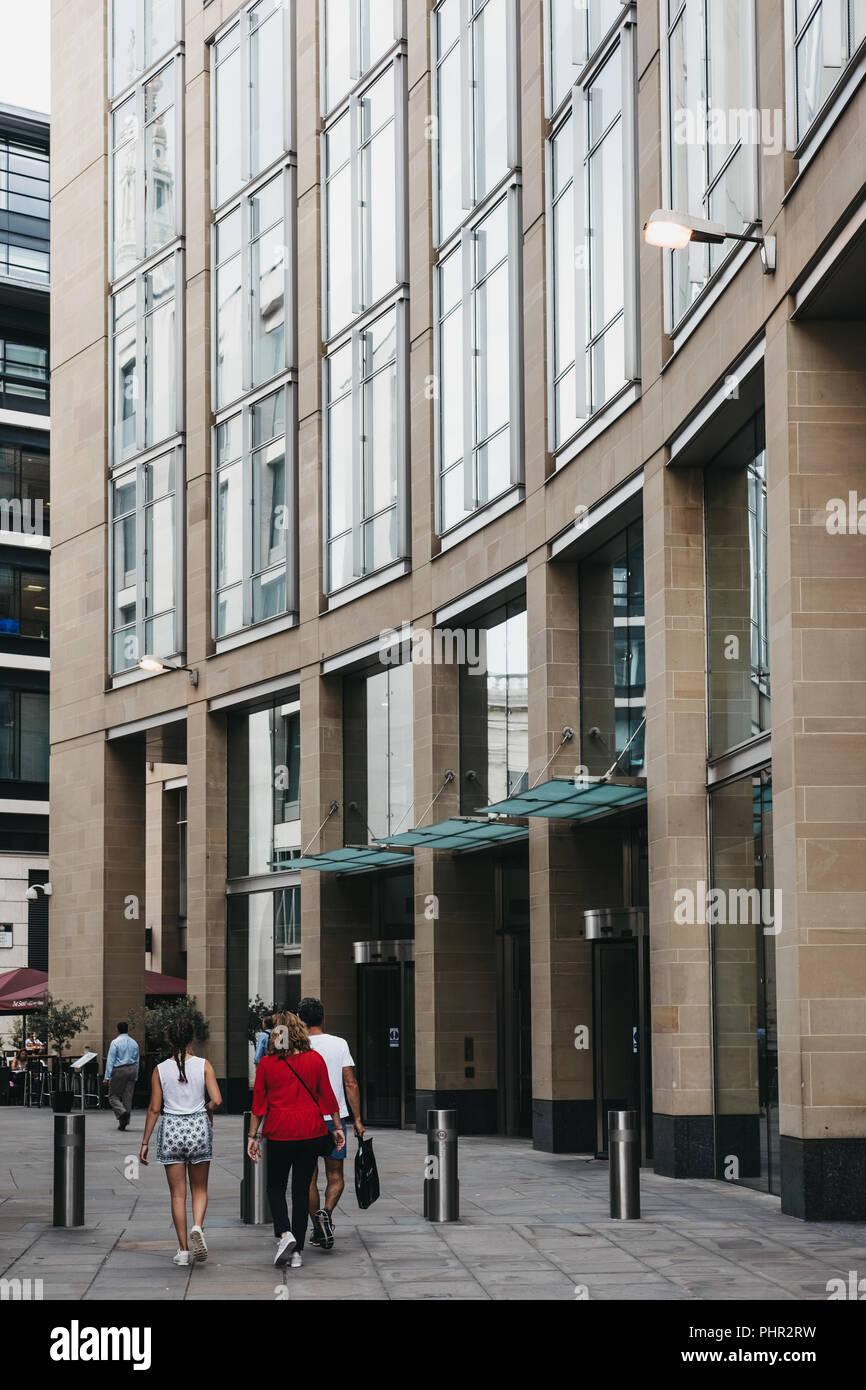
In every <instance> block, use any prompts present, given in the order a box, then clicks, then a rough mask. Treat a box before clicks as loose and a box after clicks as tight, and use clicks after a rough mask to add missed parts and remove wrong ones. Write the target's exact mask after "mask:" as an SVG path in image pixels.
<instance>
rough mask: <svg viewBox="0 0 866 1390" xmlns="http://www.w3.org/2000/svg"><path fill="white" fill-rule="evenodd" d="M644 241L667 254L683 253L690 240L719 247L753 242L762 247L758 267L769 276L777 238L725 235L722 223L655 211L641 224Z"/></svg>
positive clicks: (682, 214)
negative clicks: (642, 225) (759, 265)
mask: <svg viewBox="0 0 866 1390" xmlns="http://www.w3.org/2000/svg"><path fill="white" fill-rule="evenodd" d="M643 234H644V241H645V242H646V243H647V246H660V247H662V248H663V249H664V250H668V251H682V250H684V248H685V247H686V246H688V244H689V242H690V241H699V242H708V243H710V244H711V245H714V246H718V245H720V244H721V243H722V242H723V241H753V242H755V243H756V245H758V246H760V248H761V266H762V268H763V271H764V274H765V275H772V274H773V272H774V271H775V269H776V238H775V237H774V236H752V235H750V234H746V233H744V232H728V231H726V230H725V228H724V227H723V226H722V223H721V222H707V221H706V219H705V218H703V217H690V216H689V214H688V213H684V212H672V211H671V209H670V208H656V210H655V212H652V213H650V216H649V219H648V221H647V222H645V223H644V229H643Z"/></svg>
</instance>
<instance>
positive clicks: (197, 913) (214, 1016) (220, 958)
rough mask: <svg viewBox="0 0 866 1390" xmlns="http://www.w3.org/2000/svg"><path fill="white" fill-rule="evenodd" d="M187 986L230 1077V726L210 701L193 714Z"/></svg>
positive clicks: (221, 1073) (213, 1052)
mask: <svg viewBox="0 0 866 1390" xmlns="http://www.w3.org/2000/svg"><path fill="white" fill-rule="evenodd" d="M187 778H188V784H187V962H186V987H187V991H188V993H189V994H191V995H193V996H194V997H195V999H196V1001H197V1004H198V1007H199V1009H200V1010H201V1012H202V1013H203V1014H204V1016H205V1018H206V1019H207V1020H208V1023H209V1025H210V1038H209V1040H208V1044H207V1055H208V1058H209V1059H210V1061H211V1063H212V1065H213V1068H214V1071H215V1072H216V1074H217V1077H218V1078H220V1079H222V1080H223V1082H224V1081H225V1077H226V732H225V721H224V720H223V719H221V718H219V717H214V716H212V715H209V714H208V712H207V705H206V704H204V702H199V703H197V704H194V705H190V707H189V711H188V716H187Z"/></svg>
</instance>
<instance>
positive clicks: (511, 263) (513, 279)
mask: <svg viewBox="0 0 866 1390" xmlns="http://www.w3.org/2000/svg"><path fill="white" fill-rule="evenodd" d="M506 196H507V199H508V203H507V208H506V211H507V213H508V298H509V304H508V318H509V325H508V357H509V361H508V378H509V384H510V390H509V395H510V400H509V403H508V439H509V445H510V448H509V454H510V464H511V482H512V484H513V485H516V484H517V483H520V482H522V481H523V369H522V364H523V329H522V319H521V311H522V308H523V289H522V277H521V264H522V259H521V255H520V244H521V217H520V195H519V193H518V190H517V189H516V188H511V189H510V190H509V192H508V193H507V195H506Z"/></svg>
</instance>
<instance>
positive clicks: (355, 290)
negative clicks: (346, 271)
mask: <svg viewBox="0 0 866 1390" xmlns="http://www.w3.org/2000/svg"><path fill="white" fill-rule="evenodd" d="M349 143H350V151H351V153H350V160H351V164H350V170H349V180H350V198H351V203H352V210H351V219H352V223H351V226H350V228H349V235H350V241H351V247H352V313H353V314H360V313H363V310H364V292H363V283H362V276H363V270H362V259H361V243H362V239H363V227H362V223H363V218H362V213H361V169H360V164H361V151H360V144H361V103H360V100H359V99H358V97H357V96H351V97H350V98H349Z"/></svg>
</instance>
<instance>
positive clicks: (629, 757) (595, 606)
mask: <svg viewBox="0 0 866 1390" xmlns="http://www.w3.org/2000/svg"><path fill="white" fill-rule="evenodd" d="M578 586H579V588H578V595H579V605H580V724H581V743H580V761H581V763H582V765H583V766H584V767H587V768H588V769H589V772H590V775H591V776H594V777H595V776H602V775H603V774H604V773H606V772H607V771H608V770H609V769H610V768H611V766H612V765H613V764H614V762H616V772H617V775H619V776H623V777H636V776H639V775H641V773H642V771H643V766H644V760H645V747H646V723H645V719H646V663H645V618H644V565H643V522H642V521H635V522H633V523H632V525H631V526H629V527H628V528H627V529H626V530H625V531H622V532H620V534H619V535H618V536H615V537H614V539H613V540H611V541H609V542H608V543H607V544H606V545H604V546H602V547H601V548H600V549H599V550H597V551H596V552H594V554H592V555H590V556H589V557H588V558H587V559H586V560H584V561H583V563H582V564H581V566H580V571H579V576H578Z"/></svg>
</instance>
